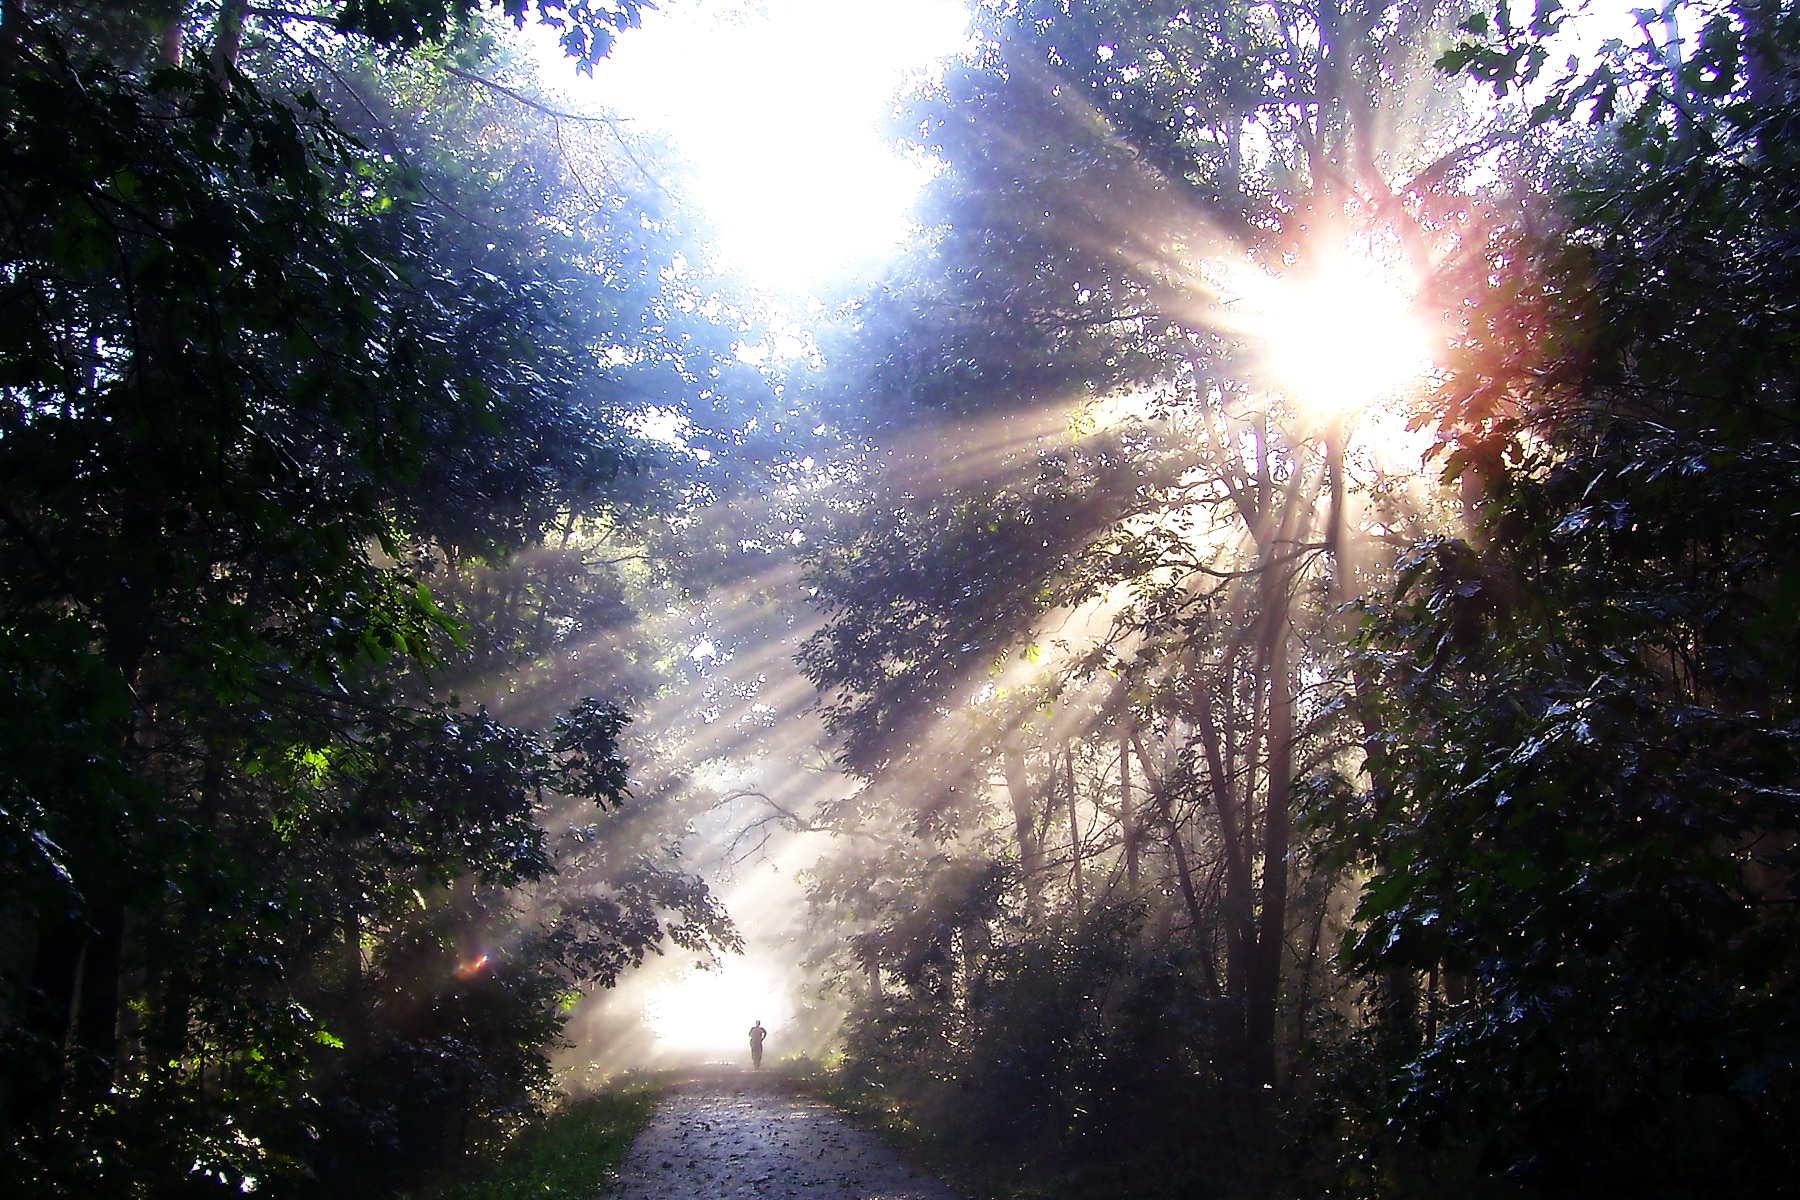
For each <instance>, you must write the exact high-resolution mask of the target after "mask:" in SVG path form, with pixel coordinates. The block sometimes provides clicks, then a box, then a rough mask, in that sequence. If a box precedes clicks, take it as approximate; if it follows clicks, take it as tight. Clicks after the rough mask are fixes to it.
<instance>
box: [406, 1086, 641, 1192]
mask: <svg viewBox="0 0 1800 1200" xmlns="http://www.w3.org/2000/svg"><path fill="white" fill-rule="evenodd" d="M664 1086H665V1085H664V1083H663V1082H662V1081H661V1080H642V1081H637V1082H632V1083H627V1084H623V1085H621V1086H618V1087H616V1088H613V1089H611V1090H608V1091H605V1092H601V1093H599V1094H598V1095H593V1096H585V1097H583V1098H581V1099H579V1100H571V1101H569V1102H567V1103H566V1104H563V1105H562V1106H561V1107H559V1108H557V1109H556V1110H555V1111H554V1112H552V1113H550V1114H549V1115H548V1116H547V1117H545V1118H544V1119H543V1120H542V1121H541V1122H539V1123H537V1124H535V1125H533V1126H531V1127H530V1128H528V1129H526V1130H525V1131H524V1132H523V1133H521V1134H520V1135H519V1136H518V1138H516V1139H515V1140H514V1141H513V1143H512V1144H511V1145H510V1146H508V1147H507V1148H506V1150H505V1152H504V1153H502V1154H501V1155H500V1156H499V1157H498V1158H497V1159H496V1160H495V1161H494V1162H493V1163H492V1164H491V1165H490V1166H489V1167H488V1168H487V1169H485V1170H483V1171H482V1172H481V1173H480V1174H478V1175H477V1176H475V1177H474V1178H470V1179H463V1180H459V1181H457V1182H454V1183H448V1184H445V1185H443V1186H440V1187H437V1188H433V1189H431V1190H430V1191H428V1192H426V1193H424V1194H422V1195H421V1196H420V1197H419V1200H593V1197H594V1196H595V1195H596V1194H597V1193H598V1192H599V1191H600V1190H601V1189H602V1187H603V1186H604V1185H605V1183H606V1182H607V1178H608V1174H609V1172H611V1171H613V1170H614V1169H615V1168H617V1167H618V1165H619V1163H620V1162H622V1161H624V1158H625V1152H626V1151H627V1150H629V1149H631V1142H632V1139H633V1138H635V1137H637V1134H638V1130H640V1129H642V1128H643V1127H644V1123H645V1122H646V1121H648V1120H649V1119H650V1113H651V1110H653V1109H654V1108H655V1107H656V1102H657V1100H658V1099H660V1098H661V1096H662V1093H663V1088H664Z"/></svg>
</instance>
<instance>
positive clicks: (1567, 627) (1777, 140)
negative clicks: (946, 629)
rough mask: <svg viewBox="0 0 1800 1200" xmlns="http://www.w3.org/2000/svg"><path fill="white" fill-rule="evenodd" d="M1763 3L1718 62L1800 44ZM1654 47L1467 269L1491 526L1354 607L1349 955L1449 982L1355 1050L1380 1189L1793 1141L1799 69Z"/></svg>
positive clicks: (1706, 47) (1512, 1180)
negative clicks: (1501, 239)
mask: <svg viewBox="0 0 1800 1200" xmlns="http://www.w3.org/2000/svg"><path fill="white" fill-rule="evenodd" d="M1769 15H1770V14H1769V13H1768V12H1767V11H1766V10H1763V9H1760V8H1758V9H1749V8H1746V9H1742V10H1739V13H1738V17H1739V19H1740V21H1741V22H1742V24H1741V26H1740V28H1742V29H1744V30H1745V31H1747V32H1748V34H1750V35H1751V36H1749V37H1746V39H1745V41H1744V44H1745V45H1755V46H1757V47H1758V49H1757V50H1756V51H1755V52H1746V54H1745V57H1743V58H1742V59H1739V60H1736V61H1735V62H1734V63H1733V64H1731V65H1730V66H1729V67H1728V68H1727V69H1726V70H1725V76H1724V77H1725V78H1726V79H1727V80H1729V79H1732V78H1745V77H1750V76H1754V75H1756V74H1757V73H1758V72H1759V71H1764V70H1768V69H1773V64H1775V63H1776V62H1787V61H1792V59H1791V55H1792V53H1793V50H1792V47H1793V41H1792V37H1793V31H1792V26H1791V24H1790V23H1789V22H1788V20H1787V19H1783V20H1781V21H1779V22H1775V23H1771V22H1769V21H1766V20H1763V18H1764V17H1766V16H1769ZM1478 32H1480V30H1478ZM1645 40H1646V43H1647V44H1646V46H1645V47H1644V48H1642V50H1641V51H1640V53H1639V54H1637V55H1636V56H1635V57H1630V58H1628V57H1626V56H1625V55H1623V54H1621V55H1620V56H1619V58H1618V59H1617V60H1616V62H1615V65H1614V68H1613V74H1612V75H1611V79H1612V80H1613V81H1614V82H1615V83H1617V84H1618V86H1619V87H1620V90H1621V91H1622V92H1624V93H1625V94H1627V95H1632V96H1636V97H1640V98H1642V103H1641V105H1640V106H1639V107H1637V109H1636V111H1635V113H1634V114H1633V115H1631V116H1628V117H1627V118H1625V119H1624V120H1622V121H1621V122H1619V123H1618V124H1617V125H1615V126H1614V127H1613V129H1612V130H1611V131H1610V136H1609V137H1608V138H1607V139H1606V140H1605V141H1604V142H1602V143H1600V144H1599V145H1598V147H1596V146H1595V145H1594V143H1591V142H1590V143H1586V144H1585V145H1584V146H1583V152H1582V153H1581V154H1580V156H1579V157H1575V158H1573V159H1572V160H1571V161H1569V162H1568V164H1567V166H1566V167H1565V168H1563V170H1564V174H1563V175H1562V176H1561V179H1560V180H1559V182H1560V184H1561V187H1560V189H1559V190H1560V191H1561V196H1560V198H1559V203H1558V205H1557V208H1558V209H1559V210H1560V211H1557V212H1554V213H1542V212H1533V206H1530V205H1522V206H1521V208H1522V210H1523V215H1522V216H1521V218H1520V220H1519V222H1518V225H1517V227H1516V229H1517V236H1516V237H1514V238H1511V239H1509V240H1508V242H1507V243H1506V245H1507V250H1506V252H1505V254H1506V257H1505V264H1504V266H1503V267H1502V266H1500V265H1499V262H1500V260H1499V259H1497V258H1488V259H1487V260H1486V261H1485V266H1484V267H1483V268H1482V269H1484V270H1487V271H1489V272H1491V274H1490V279H1491V281H1492V282H1491V285H1490V291H1489V292H1488V294H1487V295H1486V297H1484V304H1485V305H1486V306H1488V308H1489V310H1490V315H1489V316H1488V317H1487V318H1486V319H1484V320H1482V321H1478V322H1474V323H1472V326H1471V333H1470V336H1469V337H1468V339H1467V341H1466V342H1465V344H1464V345H1463V346H1462V347H1461V348H1460V357H1459V360H1458V361H1457V363H1456V364H1455V368H1456V369H1455V370H1454V372H1453V374H1452V375H1451V376H1450V379H1449V383H1448V386H1447V387H1446V389H1445V391H1444V393H1443V396H1442V400H1443V401H1444V402H1445V405H1446V407H1445V410H1444V416H1443V418H1442V424H1441V426H1440V438H1441V440H1442V441H1443V443H1444V447H1445V450H1446V455H1445V458H1444V463H1445V469H1446V470H1447V472H1449V473H1450V474H1452V475H1460V476H1462V477H1464V478H1465V479H1468V480H1470V481H1471V483H1472V484H1474V485H1475V486H1474V488H1473V489H1472V490H1474V491H1475V494H1477V495H1479V497H1480V507H1479V510H1478V529H1477V532H1476V535H1475V536H1474V537H1473V538H1472V539H1469V540H1454V539H1446V540H1439V541H1435V542H1430V543H1424V544H1421V545H1420V546H1418V547H1417V548H1416V549H1415V551H1414V552H1413V554H1412V555H1411V556H1410V558H1409V560H1408V562H1407V563H1406V569H1405V571H1404V573H1403V575H1402V577H1401V586H1400V589H1399V592H1398V594H1397V595H1396V597H1395V598H1394V599H1393V600H1392V601H1391V602H1388V603H1384V604H1381V605H1378V606H1376V607H1375V609H1374V610H1373V611H1372V613H1371V615H1370V620H1369V624H1368V626H1367V632H1366V637H1365V641H1364V651H1363V653H1364V656H1365V660H1366V662H1367V664H1368V667H1369V671H1370V676H1371V679H1372V680H1374V681H1375V682H1374V684H1373V685H1372V686H1371V687H1370V688H1369V690H1368V692H1367V694H1366V695H1365V696H1364V697H1363V703H1364V707H1365V708H1366V710H1367V711H1368V713H1369V715H1370V718H1371V728H1373V729H1376V730H1379V733H1378V735H1377V736H1374V737H1372V738H1371V741H1370V744H1369V747H1368V750H1369V763H1370V766H1369V778H1370V780H1371V782H1372V783H1373V784H1374V786H1373V787H1372V788H1370V789H1369V790H1367V791H1366V792H1365V793H1364V794H1363V795H1362V796H1361V797H1360V798H1359V799H1358V800H1357V801H1355V802H1350V803H1339V804H1334V805H1330V806H1327V807H1326V809H1325V810H1324V813H1323V815H1324V816H1325V819H1326V820H1327V824H1328V826H1329V828H1330V829H1331V830H1332V831H1333V836H1334V837H1335V838H1336V839H1337V841H1338V844H1339V845H1340V846H1341V847H1342V849H1343V851H1344V852H1345V854H1346V855H1347V856H1349V857H1350V858H1352V859H1353V860H1354V861H1357V862H1359V863H1362V864H1366V866H1367V867H1368V868H1369V869H1370V870H1371V871H1372V875H1371V877H1370V879H1369V881H1368V883H1367V885H1366V887H1365V888H1364V891H1363V894H1362V898H1361V901H1360V905H1359V909H1358V929H1357V933H1356V936H1355V938H1354V939H1353V940H1352V941H1351V942H1350V943H1349V944H1348V946H1347V947H1346V951H1345V964H1346V966H1347V967H1348V968H1349V969H1350V970H1352V971H1353V972H1355V973H1356V974H1358V975H1359V976H1361V977H1362V978H1363V979H1365V980H1369V981H1377V980H1380V979H1383V978H1386V977H1391V976H1392V975H1394V974H1395V973H1412V974H1414V975H1415V977H1416V976H1417V975H1423V974H1426V973H1429V975H1430V977H1431V978H1432V979H1433V980H1434V981H1435V980H1437V979H1439V978H1442V979H1443V980H1445V981H1446V986H1445V987H1444V988H1443V990H1442V994H1441V996H1440V995H1439V994H1438V993H1437V992H1436V991H1435V990H1434V992H1433V993H1432V994H1431V995H1430V997H1429V1003H1430V1008H1429V1010H1428V1011H1425V1012H1416V1011H1415V1012H1413V1013H1411V1014H1409V1023H1408V1024H1407V1025H1406V1026H1404V1027H1403V1028H1401V1029H1399V1030H1394V1029H1390V1030H1388V1031H1387V1032H1386V1035H1385V1036H1384V1037H1383V1038H1375V1039H1370V1040H1367V1041H1366V1042H1365V1044H1364V1045H1363V1046H1362V1051H1363V1052H1364V1053H1365V1054H1366V1055H1367V1063H1368V1066H1367V1067H1365V1068H1362V1069H1363V1070H1371V1069H1372V1071H1371V1074H1370V1075H1368V1076H1366V1077H1368V1078H1373V1079H1378V1080H1379V1082H1378V1083H1376V1084H1375V1085H1374V1086H1372V1087H1371V1088H1370V1089H1369V1091H1368V1093H1367V1094H1366V1095H1365V1096H1364V1098H1363V1099H1364V1103H1363V1104H1360V1105H1358V1106H1357V1107H1356V1108H1355V1109H1353V1112H1354V1114H1355V1118H1356V1120H1357V1121H1360V1122H1362V1123H1363V1124H1362V1125H1361V1128H1360V1130H1359V1131H1356V1132H1353V1133H1352V1135H1351V1141H1352V1144H1353V1145H1356V1146H1358V1147H1360V1148H1362V1149H1363V1150H1365V1151H1366V1152H1367V1153H1368V1159H1367V1162H1369V1163H1371V1164H1372V1165H1373V1172H1374V1173H1373V1174H1369V1173H1368V1172H1367V1170H1366V1169H1363V1168H1359V1169H1356V1170H1354V1171H1353V1172H1352V1178H1353V1179H1357V1180H1358V1181H1359V1182H1358V1184H1357V1186H1360V1187H1361V1188H1362V1189H1364V1190H1367V1191H1368V1192H1370V1193H1374V1194H1383V1195H1388V1194H1440V1193H1441V1191H1442V1189H1443V1188H1444V1187H1445V1186H1447V1180H1450V1179H1457V1180H1463V1181H1466V1182H1465V1183H1459V1184H1457V1185H1455V1186H1467V1187H1469V1188H1477V1187H1484V1186H1485V1187H1496V1186H1501V1184H1500V1181H1501V1180H1505V1184H1504V1186H1505V1187H1506V1188H1507V1190H1508V1191H1509V1192H1514V1191H1516V1192H1518V1193H1523V1194H1530V1195H1545V1196H1550V1195H1577V1194H1582V1193H1584V1192H1591V1191H1593V1190H1595V1189H1605V1190H1615V1191H1616V1190H1629V1191H1631V1192H1633V1193H1634V1194H1639V1195H1646V1196H1670V1197H1674V1196H1699V1195H1716V1194H1719V1193H1720V1192H1721V1191H1733V1192H1747V1191H1754V1190H1759V1189H1767V1188H1776V1189H1779V1187H1781V1186H1784V1185H1783V1184H1782V1183H1781V1182H1780V1181H1782V1180H1785V1179H1787V1178H1788V1177H1790V1176H1791V1173H1792V1170H1793V1168H1794V1153H1795V1147H1796V1146H1797V1145H1800V1141H1797V1140H1796V1134H1797V1133H1800V1130H1796V1128H1795V1126H1794V1123H1793V1112H1794V1100H1795V1086H1796V1076H1795V1061H1796V1060H1795V1051H1796V1042H1795V1029H1796V1023H1795V1022H1796V1014H1797V1013H1800V1008H1797V1007H1796V1004H1797V1002H1800V997H1797V995H1796V992H1795V983H1794V981H1795V979H1796V969H1797V968H1800V961H1797V960H1796V958H1795V954H1794V947H1795V945H1796V944H1797V943H1796V940H1795V934H1796V930H1795V927H1794V911H1795V910H1794V899H1795V897H1794V894H1793V881H1794V878H1795V868H1796V865H1797V864H1796V862H1795V861H1794V859H1793V855H1792V847H1793V845H1794V838H1795V833H1796V826H1797V824H1800V808H1796V805H1795V797H1796V791H1795V787H1796V783H1797V777H1796V770H1797V766H1800V764H1797V763H1796V759H1795V754H1794V745H1795V741H1794V738H1795V733H1796V729H1795V725H1794V706H1795V697H1794V688H1795V683H1796V676H1795V663H1796V647H1795V643H1794V640H1793V630H1794V628H1795V616H1796V613H1795V610H1794V605H1795V597H1796V594H1797V593H1796V590H1795V580H1796V574H1795V572H1796V566H1797V564H1796V561H1795V559H1794V554H1793V545H1794V540H1793V532H1792V530H1791V528H1790V526H1791V522H1792V513H1793V511H1794V491H1795V480H1796V479H1797V478H1800V476H1797V475H1796V472H1795V465H1796V464H1795V460H1794V456H1793V452H1792V447H1791V445H1790V442H1791V426H1792V422H1793V419H1794V401H1795V393H1794V389H1795V383H1796V378H1797V374H1796V362H1795V359H1794V355H1793V350H1792V337H1791V334H1790V332H1789V330H1788V328H1787V323H1786V321H1785V320H1784V319H1783V318H1781V317H1778V316H1776V315H1775V314H1777V313H1778V312H1779V311H1780V310H1781V308H1782V306H1783V305H1784V303H1785V301H1784V300H1783V299H1782V297H1785V296H1786V295H1788V294H1789V293H1790V291H1791V288H1792V287H1793V286H1794V278H1795V271H1796V266H1797V264H1796V260H1795V259H1794V255H1793V250H1792V247H1793V240H1792V236H1791V229H1792V224H1793V197H1794V195H1795V180H1796V178H1797V176H1796V169H1797V168H1800V160H1796V159H1795V157H1794V155H1793V152H1792V150H1791V149H1790V143H1789V142H1788V140H1786V139H1785V136H1781V135H1777V133H1776V131H1778V130H1785V129H1786V128H1787V127H1788V125H1789V123H1790V122H1791V121H1792V108H1791V104H1792V102H1791V99H1790V98H1789V97H1790V96H1791V93H1789V92H1786V91H1782V90H1780V89H1778V88H1776V87H1775V85H1774V84H1773V82H1772V81H1770V80H1768V79H1764V80H1763V83H1764V84H1765V85H1766V87H1765V90H1761V91H1759V90H1758V89H1756V88H1749V87H1746V88H1735V87H1732V86H1729V85H1728V86H1725V87H1723V88H1720V89H1716V90H1714V91H1713V92H1710V93H1709V92H1706V91H1703V90H1700V89H1697V88H1694V87H1688V86H1684V82H1683V81H1688V80H1689V75H1688V71H1689V68H1688V67H1686V66H1682V65H1680V60H1679V58H1676V59H1675V60H1674V62H1673V63H1671V61H1670V59H1669V57H1668V48H1667V47H1666V46H1659V45H1658V44H1657V43H1656V42H1655V41H1654V40H1653V39H1651V38H1650V36H1649V34H1648V32H1646V34H1645ZM1734 44H1735V43H1734ZM1702 45H1703V52H1702V54H1701V55H1700V56H1698V57H1697V58H1696V59H1695V61H1694V63H1693V64H1692V70H1694V71H1695V72H1712V71H1714V70H1715V66H1713V65H1708V64H1709V61H1710V60H1708V59H1707V58H1706V55H1708V54H1714V53H1715V52H1716V51H1717V50H1718V49H1719V46H1720V45H1721V42H1720V40H1719V37H1718V36H1717V32H1716V30H1715V31H1714V32H1713V33H1710V34H1709V35H1708V37H1707V38H1706V39H1705V40H1704V41H1703V43H1702ZM1459 61H1469V62H1473V61H1475V60H1473V59H1471V58H1469V56H1467V55H1464V56H1462V58H1461V59H1460V60H1459ZM1521 61H1523V62H1525V63H1526V64H1529V63H1530V61H1531V59H1530V57H1529V56H1527V57H1526V58H1525V59H1523V60H1521ZM1484 69H1485V68H1484ZM1493 69H1495V70H1499V69H1501V68H1500V67H1494V68H1493ZM1782 69H1785V68H1782ZM1506 70H1507V71H1509V72H1521V73H1522V72H1523V70H1524V69H1523V68H1520V67H1519V64H1518V63H1513V64H1512V65H1511V66H1510V67H1507V68H1506ZM1671 73H1672V74H1673V76H1674V79H1675V80H1676V82H1674V83H1671ZM1507 78H1508V79H1509V80H1510V79H1512V76H1511V75H1508V76H1507ZM1583 86H1586V85H1585V84H1583ZM1609 112H1610V105H1609V104H1608V105H1602V106H1601V107H1600V109H1599V110H1598V112H1597V113H1596V114H1595V115H1596V116H1598V117H1601V118H1604V117H1605V116H1607V115H1608V113H1609ZM1509 333H1510V336H1509ZM1340 795H1341V794H1340ZM1427 1180H1429V1182H1427Z"/></svg>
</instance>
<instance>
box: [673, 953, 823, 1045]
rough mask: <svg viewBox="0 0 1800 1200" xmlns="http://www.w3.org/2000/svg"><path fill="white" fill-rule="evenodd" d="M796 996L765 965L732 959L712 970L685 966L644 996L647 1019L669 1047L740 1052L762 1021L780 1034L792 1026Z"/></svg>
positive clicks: (771, 1030) (776, 1036)
mask: <svg viewBox="0 0 1800 1200" xmlns="http://www.w3.org/2000/svg"><path fill="white" fill-rule="evenodd" d="M793 1018H794V1000H793V996H792V994H791V992H790V991H789V989H788V988H786V987H784V986H783V985H782V983H781V981H780V979H779V977H778V974H777V973H776V972H775V971H773V970H771V969H770V968H769V967H768V966H767V965H766V964H761V963H757V962H755V961H751V960H746V959H743V958H736V957H734V958H729V959H726V960H725V962H724V963H723V964H721V965H720V966H719V967H717V968H715V969H713V970H706V971H703V970H685V971H682V972H680V973H679V975H677V977H676V978H674V979H671V980H667V981H665V982H663V983H660V984H657V985H656V986H654V987H652V988H651V990H650V993H649V995H648V996H646V997H645V999H644V1020H645V1022H646V1023H647V1024H648V1025H649V1026H650V1030H651V1032H652V1033H654V1034H655V1035H656V1040H657V1043H658V1045H659V1047H660V1048H661V1049H663V1050H665V1051H669V1052H674V1053H685V1054H716V1055H721V1056H730V1055H739V1054H743V1053H745V1052H746V1049H745V1048H746V1046H747V1045H748V1043H747V1042H746V1040H745V1038H746V1031H747V1030H749V1028H750V1025H751V1023H752V1022H754V1021H761V1022H762V1023H763V1024H764V1026H766V1027H767V1028H768V1029H769V1031H770V1033H771V1034H772V1035H774V1037H775V1038H776V1043H775V1044H772V1045H771V1047H770V1051H771V1053H772V1054H773V1053H775V1051H776V1050H777V1049H778V1048H779V1040H780V1035H781V1034H782V1033H783V1031H784V1030H785V1029H786V1028H787V1027H788V1026H790V1025H791V1024H792V1022H793Z"/></svg>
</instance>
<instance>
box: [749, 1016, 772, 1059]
mask: <svg viewBox="0 0 1800 1200" xmlns="http://www.w3.org/2000/svg"><path fill="white" fill-rule="evenodd" d="M768 1036H769V1031H768V1030H766V1029H764V1028H763V1026H762V1022H761V1021H760V1020H759V1021H757V1022H756V1024H754V1025H752V1026H751V1027H750V1069H751V1070H752V1071H760V1070H762V1044H763V1039H764V1038H766V1037H768Z"/></svg>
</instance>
